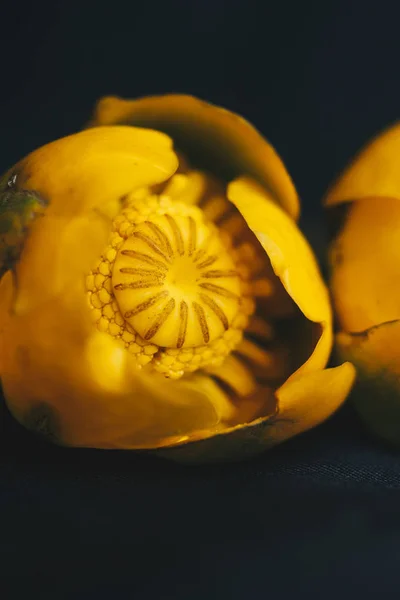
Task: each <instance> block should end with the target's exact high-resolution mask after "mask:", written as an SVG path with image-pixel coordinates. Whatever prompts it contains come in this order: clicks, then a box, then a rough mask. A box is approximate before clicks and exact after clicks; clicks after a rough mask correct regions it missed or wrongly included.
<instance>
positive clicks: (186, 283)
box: [112, 204, 241, 348]
mask: <svg viewBox="0 0 400 600" xmlns="http://www.w3.org/2000/svg"><path fill="white" fill-rule="evenodd" d="M160 208H161V207H159V211H158V212H155V213H153V214H150V215H149V216H148V217H147V219H146V220H145V221H143V222H141V223H139V224H136V223H132V225H133V226H134V228H133V230H132V231H130V232H129V234H130V235H129V237H127V238H126V239H125V241H124V242H123V243H122V245H121V247H120V250H119V252H118V255H117V257H116V260H115V263H114V268H113V274H112V286H113V290H114V294H115V298H116V300H117V303H118V306H119V308H120V310H121V312H122V315H123V317H124V319H125V320H126V321H127V322H128V323H129V324H130V325H131V326H132V327H133V329H134V330H135V331H136V332H138V333H139V334H140V336H141V337H142V338H143V339H144V340H146V341H151V342H152V343H154V344H157V345H158V346H160V347H164V348H193V347H197V346H200V345H202V344H208V343H209V342H212V341H214V340H215V339H217V338H218V337H220V336H221V335H222V334H223V332H224V331H226V330H228V329H229V327H230V326H231V324H232V321H233V319H234V318H235V316H236V315H237V313H238V309H239V302H240V298H241V285H240V278H239V274H238V272H237V270H236V268H235V263H234V261H233V260H232V258H231V256H230V255H229V252H228V249H227V248H226V247H225V246H224V244H223V241H222V239H221V237H220V236H219V234H218V230H217V229H216V228H215V227H214V226H213V225H212V223H206V221H205V220H204V218H203V215H202V213H201V211H200V210H198V209H197V208H196V207H193V206H192V207H188V206H185V205H179V204H174V205H172V206H171V207H170V208H171V209H172V208H173V211H172V212H173V213H175V214H170V212H171V210H170V211H168V212H165V213H164V214H163V213H162V210H160ZM165 208H166V207H164V209H165ZM177 211H180V212H181V213H183V214H176V213H177ZM160 213H161V214H160ZM185 213H186V214H185Z"/></svg>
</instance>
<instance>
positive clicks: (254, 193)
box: [228, 178, 332, 376]
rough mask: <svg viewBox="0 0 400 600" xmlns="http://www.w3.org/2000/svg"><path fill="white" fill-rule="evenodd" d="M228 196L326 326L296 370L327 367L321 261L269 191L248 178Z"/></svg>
mask: <svg viewBox="0 0 400 600" xmlns="http://www.w3.org/2000/svg"><path fill="white" fill-rule="evenodd" d="M228 198H229V199H230V200H231V202H232V203H233V204H234V205H235V206H236V208H237V209H238V210H239V211H240V213H241V214H242V215H243V217H244V219H245V220H246V222H247V225H248V226H249V227H250V229H251V230H252V231H253V233H254V234H255V236H256V237H257V239H258V240H259V242H260V243H261V245H262V246H263V248H264V249H265V251H266V253H267V254H268V256H269V258H270V261H271V264H272V267H273V269H274V272H275V274H276V275H277V276H278V277H279V279H280V280H281V281H282V284H283V286H284V287H285V289H286V291H287V293H288V294H289V296H290V297H291V298H292V299H293V300H294V302H295V303H296V304H297V306H298V307H299V308H300V310H301V312H302V313H303V314H304V315H305V317H306V318H307V319H309V320H310V321H313V322H315V323H320V324H321V325H322V332H321V338H320V340H319V342H318V344H317V345H316V347H315V350H314V352H313V354H312V356H311V357H310V358H309V359H308V361H307V362H306V363H305V364H304V365H303V367H301V368H300V370H298V371H297V372H296V376H297V375H299V374H300V373H303V372H304V370H306V371H313V370H315V369H320V368H323V367H324V366H325V365H326V362H327V360H328V357H329V354H330V351H331V346H332V325H331V319H332V317H331V309H330V303H329V296H328V292H327V289H326V287H325V284H324V282H323V280H322V277H321V274H320V271H319V268H318V265H317V262H316V260H315V258H314V255H313V253H312V250H311V248H310V247H309V245H308V243H307V241H306V239H305V238H304V236H303V235H302V234H301V232H300V230H299V229H298V227H297V225H296V224H295V223H294V222H293V221H292V219H290V218H289V217H288V215H287V214H286V213H285V212H284V211H283V210H282V209H281V208H279V207H278V206H276V204H274V203H273V202H271V200H270V198H269V196H268V194H267V192H266V191H265V190H264V189H262V188H261V187H260V186H259V185H258V184H256V183H255V182H254V181H252V180H250V179H248V178H240V179H237V180H235V181H233V182H232V183H231V184H229V186H228Z"/></svg>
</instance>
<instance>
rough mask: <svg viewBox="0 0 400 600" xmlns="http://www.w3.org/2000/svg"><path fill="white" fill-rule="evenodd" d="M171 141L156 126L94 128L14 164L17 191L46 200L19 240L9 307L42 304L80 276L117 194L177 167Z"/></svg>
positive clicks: (94, 254) (97, 249) (100, 243)
mask: <svg viewBox="0 0 400 600" xmlns="http://www.w3.org/2000/svg"><path fill="white" fill-rule="evenodd" d="M171 146H172V143H171V140H170V139H169V138H168V137H167V136H166V135H165V134H162V133H160V132H156V131H151V130H145V129H139V128H134V127H99V128H94V129H90V130H87V131H84V132H80V133H77V134H74V135H71V136H68V137H65V138H62V139H60V140H57V141H55V142H52V143H50V144H47V145H46V146H43V147H42V148H39V149H38V150H36V151H34V152H32V153H31V154H30V155H28V156H27V157H26V158H25V159H23V160H22V161H21V162H20V163H19V164H18V165H17V167H16V169H15V173H16V188H17V190H18V189H21V190H22V189H25V190H34V191H35V192H37V193H39V194H40V196H42V197H44V198H46V199H47V201H48V206H47V208H46V211H45V214H44V217H43V218H37V219H36V220H35V221H34V223H32V225H31V227H30V230H29V235H28V236H27V238H26V240H25V242H24V248H23V251H22V254H21V256H20V261H19V263H18V267H17V276H18V298H17V305H16V307H15V308H16V309H17V307H18V310H27V309H28V307H32V305H33V304H35V303H43V302H45V301H46V299H47V298H48V297H49V296H51V295H57V294H60V293H61V292H62V291H63V290H64V289H65V288H66V287H67V286H68V285H70V282H71V281H74V279H76V278H79V277H81V278H82V277H84V276H85V275H86V274H87V272H88V271H89V270H90V269H91V268H92V267H93V265H94V263H95V261H96V260H98V257H99V256H100V254H101V251H102V250H103V248H104V247H105V245H106V242H107V239H108V235H109V232H110V225H111V223H110V218H111V217H113V216H115V215H116V214H118V212H119V211H120V208H121V198H123V197H124V195H126V194H127V193H128V192H130V191H132V190H133V189H135V188H138V187H141V186H147V185H153V184H156V183H159V182H161V181H164V180H166V179H168V178H169V177H170V176H171V175H172V174H173V173H174V171H175V170H176V168H177V157H176V155H175V154H174V152H173V150H172V148H171Z"/></svg>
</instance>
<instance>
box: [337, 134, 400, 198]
mask: <svg viewBox="0 0 400 600" xmlns="http://www.w3.org/2000/svg"><path fill="white" fill-rule="evenodd" d="M399 154H400V124H399V125H394V126H393V127H390V128H389V129H387V130H386V131H384V132H383V133H381V134H380V135H378V136H377V137H376V138H375V139H374V140H373V141H372V142H371V143H369V144H368V145H367V146H366V147H365V148H364V149H363V150H362V151H361V152H360V153H359V155H358V156H357V157H356V158H355V159H354V161H353V162H352V164H351V165H350V166H349V167H348V168H347V169H346V170H345V172H344V173H343V175H342V176H341V177H340V178H339V180H338V181H337V182H336V183H335V184H334V185H333V186H332V188H331V189H330V190H329V192H328V194H327V195H326V198H325V205H326V206H332V205H334V204H338V203H341V202H348V201H349V200H360V199H362V198H368V197H371V196H389V197H397V198H400V171H399Z"/></svg>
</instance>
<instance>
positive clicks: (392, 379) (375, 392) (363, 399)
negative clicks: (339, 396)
mask: <svg viewBox="0 0 400 600" xmlns="http://www.w3.org/2000/svg"><path fill="white" fill-rule="evenodd" d="M399 346H400V320H398V319H397V320H394V321H389V322H387V323H381V324H380V325H376V326H375V327H371V328H370V329H367V330H366V331H363V332H359V333H355V334H349V333H344V332H340V333H339V334H338V335H337V336H336V349H337V352H338V355H339V356H340V357H341V358H343V359H344V360H351V361H352V363H353V364H354V365H355V367H356V369H357V375H358V377H357V385H356V386H355V389H354V393H353V394H352V401H353V403H354V404H355V406H356V408H357V410H358V412H359V414H360V415H361V417H362V418H363V420H364V421H365V423H366V424H367V425H368V427H369V429H370V430H371V431H373V432H374V433H376V434H377V435H379V436H380V437H382V438H384V439H386V440H388V441H390V442H391V443H395V444H397V445H398V444H400V362H399Z"/></svg>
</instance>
